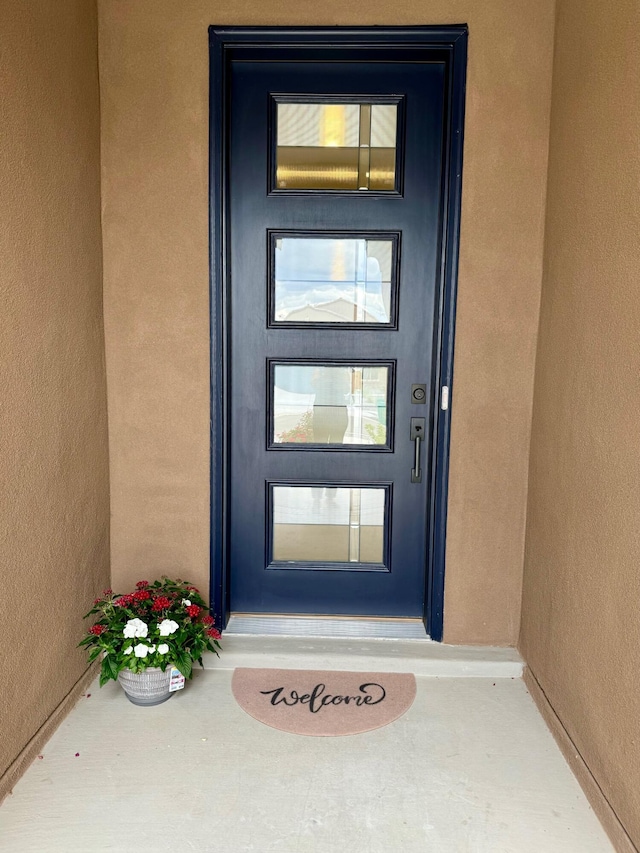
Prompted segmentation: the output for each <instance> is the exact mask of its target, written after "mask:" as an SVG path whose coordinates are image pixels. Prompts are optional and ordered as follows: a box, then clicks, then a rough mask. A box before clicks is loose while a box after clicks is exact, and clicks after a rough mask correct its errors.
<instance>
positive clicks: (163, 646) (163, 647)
mask: <svg viewBox="0 0 640 853" xmlns="http://www.w3.org/2000/svg"><path fill="white" fill-rule="evenodd" d="M168 651H169V646H168V645H167V644H166V643H160V645H159V646H158V654H161V655H166V653H167V652H168Z"/></svg>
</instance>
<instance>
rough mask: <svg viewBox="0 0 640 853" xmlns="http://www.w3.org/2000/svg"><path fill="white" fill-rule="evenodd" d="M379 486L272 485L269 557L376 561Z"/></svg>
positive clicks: (380, 540) (379, 551)
mask: <svg viewBox="0 0 640 853" xmlns="http://www.w3.org/2000/svg"><path fill="white" fill-rule="evenodd" d="M385 491H386V490H385V489H379V488H378V489H376V488H370V489H369V488H344V487H339V488H327V487H323V486H309V487H306V486H273V497H272V506H273V554H272V559H273V560H276V561H278V562H289V561H291V562H311V563H313V562H316V563H318V562H319V563H378V564H380V563H382V562H383V553H384V522H385Z"/></svg>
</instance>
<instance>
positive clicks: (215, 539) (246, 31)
mask: <svg viewBox="0 0 640 853" xmlns="http://www.w3.org/2000/svg"><path fill="white" fill-rule="evenodd" d="M467 38H468V30H467V27H466V26H465V25H457V26H451V27H412V28H400V27H398V28H394V27H390V28H374V29H372V28H365V27H357V28H308V29H307V28H305V29H301V28H297V27H291V28H253V27H232V28H226V27H224V28H218V27H210V29H209V45H210V60H211V61H210V167H209V168H210V173H209V179H210V194H209V198H210V205H209V219H210V287H211V295H210V298H211V314H210V317H211V603H212V608H213V610H214V612H215V613H216V614H217V616H216V620H217V625H218V627H219V628H224V627H225V625H226V623H227V619H228V616H229V577H228V559H227V551H228V549H227V545H228V541H227V540H228V529H227V519H228V516H227V512H226V506H227V495H228V485H227V481H226V478H227V471H228V465H227V458H228V441H229V433H228V426H227V425H228V412H229V406H228V395H229V360H228V346H227V345H228V327H227V320H228V318H227V296H228V294H227V280H228V278H227V252H228V239H227V238H228V235H227V209H228V188H227V184H226V181H227V130H228V98H227V92H228V83H229V77H230V64H231V62H232V61H233V60H234V59H238V58H240V57H243V58H247V59H256V58H260V59H265V60H268V59H276V58H282V57H283V54H286V55H289V56H292V57H293V56H294V55H295V56H296V57H297V56H299V55H300V54H304V55H305V56H306V57H307V58H309V54H310V52H311V51H313V56H314V58H315V57H316V56H317V58H318V59H337V58H339V57H340V55H341V54H342V55H344V52H345V51H350V52H352V53H353V52H356V53H357V56H359V57H361V58H362V60H363V61H366V60H368V59H371V58H374V57H380V56H381V55H382V54H384V56H385V57H388V58H391V57H393V58H395V59H400V58H402V57H407V58H409V57H411V58H412V59H414V60H415V58H416V57H421V58H422V59H423V60H425V61H428V60H429V58H431V57H434V56H435V55H437V58H438V60H439V61H442V60H444V62H445V64H446V68H447V84H446V86H447V90H446V102H447V116H446V121H445V127H446V131H445V132H446V138H445V145H444V151H445V167H444V169H443V192H442V199H443V207H442V216H441V232H442V233H441V281H440V299H439V303H438V330H437V336H436V347H437V351H436V353H435V354H434V356H435V363H436V364H437V365H438V369H439V379H438V381H436V383H435V389H436V394H437V399H436V400H435V401H434V411H435V417H434V423H433V429H434V435H433V443H432V447H433V460H432V466H431V470H432V472H433V473H432V482H431V501H430V513H431V518H430V519H429V522H428V523H429V530H430V533H431V542H430V548H429V561H428V567H427V571H428V578H427V590H428V595H427V600H426V606H425V614H424V619H425V626H426V629H427V632H428V634H429V635H430V636H431V638H432V639H434V640H438V641H440V640H442V632H443V602H444V574H445V548H446V520H447V494H448V474H449V442H450V431H451V413H450V408H448V409H447V410H444V411H443V410H442V408H441V397H440V393H441V390H440V389H441V388H442V386H447V387H448V388H449V389H450V394H451V388H452V378H453V344H454V331H455V307H456V293H457V273H458V250H459V235H460V208H461V193H462V183H461V182H462V152H463V126H464V101H465V79H466V64H467Z"/></svg>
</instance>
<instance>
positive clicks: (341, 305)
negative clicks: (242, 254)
mask: <svg viewBox="0 0 640 853" xmlns="http://www.w3.org/2000/svg"><path fill="white" fill-rule="evenodd" d="M397 244H398V235H389V236H388V237H382V236H378V235H376V237H375V239H374V238H373V237H366V236H362V237H348V236H338V235H330V234H328V235H326V236H320V235H319V236H315V235H314V236H307V237H298V236H284V235H282V234H275V233H272V234H271V246H270V249H271V273H272V277H273V280H272V282H271V304H272V308H271V314H272V316H271V322H272V323H273V324H275V325H278V324H280V323H291V324H305V325H306V324H309V323H311V324H316V323H318V324H322V325H326V324H331V325H342V324H344V323H351V324H354V325H381V324H383V325H393V324H394V322H395V317H396V299H397V297H396V291H397V276H396V257H397Z"/></svg>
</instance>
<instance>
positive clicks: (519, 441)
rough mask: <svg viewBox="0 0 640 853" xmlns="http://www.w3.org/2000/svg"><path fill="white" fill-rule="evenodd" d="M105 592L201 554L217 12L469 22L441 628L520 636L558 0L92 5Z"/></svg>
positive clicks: (265, 19) (470, 636)
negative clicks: (108, 565) (108, 576)
mask: <svg viewBox="0 0 640 853" xmlns="http://www.w3.org/2000/svg"><path fill="white" fill-rule="evenodd" d="M99 10H100V73H101V95H102V118H103V123H102V152H103V163H102V176H103V226H104V230H103V235H104V271H105V280H104V288H105V324H106V339H107V371H108V387H109V419H110V445H111V483H112V561H113V582H114V585H115V586H116V587H119V588H120V587H124V586H125V585H127V584H129V583H131V582H132V581H135V580H136V579H137V578H138V577H139V576H140V575H148V576H151V575H158V574H160V573H161V572H164V571H174V572H175V571H180V572H181V573H182V574H184V575H187V576H188V577H189V578H190V579H192V580H193V581H194V582H196V583H198V584H199V585H200V586H202V587H203V588H206V587H207V583H208V565H209V553H208V548H209V481H208V475H209V444H208V442H209V351H208V346H209V343H208V342H209V320H208V307H209V303H208V257H207V240H208V235H207V205H208V200H207V164H208V44H207V27H208V26H209V25H210V24H213V23H215V24H219V25H221V24H236V25H240V24H253V25H269V24H306V25H312V24H329V25H332V24H336V25H338V24H343V25H348V24H364V25H367V24H438V23H440V24H442V23H448V24H451V23H461V22H466V23H468V24H469V27H470V33H471V36H470V58H469V71H468V99H467V122H466V139H465V143H466V149H465V169H464V189H463V194H464V199H463V223H462V251H461V262H460V281H459V307H458V326H457V346H456V363H455V374H454V377H455V384H454V392H453V437H452V448H451V481H450V508H449V538H448V553H447V579H446V607H445V639H446V640H447V641H449V642H469V643H496V644H513V643H515V641H516V639H517V636H518V628H519V616H520V593H521V581H522V559H523V547H524V519H525V503H526V481H527V464H528V442H529V425H530V417H531V401H532V393H533V367H534V350H535V338H536V330H537V321H538V307H539V295H540V280H541V269H542V239H543V223H544V200H545V182H546V164H547V142H548V122H549V108H550V87H551V61H552V46H553V23H554V22H553V12H554V2H553V0H540V2H536V3H530V2H525V0H515V2H514V0H488V2H483V3H477V2H474V1H473V0H460V2H456V0H434V2H432V3H429V4H428V7H426V6H425V5H424V4H419V3H416V2H415V0H399V2H395V3H393V4H389V3H388V2H386V0H370V2H368V3H366V4H352V5H351V6H349V5H348V4H345V3H344V2H343V0H326V2H324V3H322V4H317V3H311V2H308V0H303V2H296V3H293V2H276V0H266V2H265V0H260V2H258V0H245V2H242V3H238V2H233V3H232V2H230V0H227V1H226V2H211V0H206V2H205V0H193V2H190V3H187V4H185V3H175V2H174V0H136V2H135V3H132V2H129V0H100V2H99Z"/></svg>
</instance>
